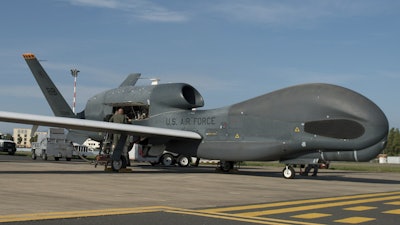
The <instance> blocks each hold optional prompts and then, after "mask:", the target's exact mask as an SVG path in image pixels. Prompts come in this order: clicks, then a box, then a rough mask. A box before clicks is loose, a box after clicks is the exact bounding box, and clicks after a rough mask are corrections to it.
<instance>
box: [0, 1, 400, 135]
mask: <svg viewBox="0 0 400 225" xmlns="http://www.w3.org/2000/svg"><path fill="white" fill-rule="evenodd" d="M399 12H400V2H399V1H396V0H393V1H391V0H383V1H370V0H354V1H349V0H320V1H316V0H315V1H308V0H305V1H280V0H279V1H257V0H246V1H244V0H243V1H242V0H212V1H207V0H204V1H184V0H171V1H144V0H129V1H128V0H36V1H23V0H5V1H2V2H1V7H0V25H1V28H2V29H1V30H2V31H1V35H0V40H1V41H0V49H1V51H0V68H1V72H0V76H1V77H2V82H1V84H0V93H1V108H0V110H2V111H15V112H24V113H33V114H42V115H52V113H51V110H50V107H49V106H48V105H47V103H46V101H45V99H44V97H43V95H42V93H41V92H40V89H39V87H38V86H37V85H36V83H35V81H34V79H33V77H32V75H31V73H30V71H29V69H28V67H27V66H26V64H25V62H24V60H23V58H22V56H21V55H22V54H23V53H25V52H32V53H34V54H35V55H36V56H37V57H38V58H39V59H40V60H43V61H42V65H43V66H44V68H45V69H46V71H47V72H48V73H49V74H50V76H51V77H52V79H53V81H54V82H55V83H56V85H57V86H58V87H59V89H60V91H61V92H62V93H63V94H64V96H65V98H66V99H67V101H68V102H71V104H72V96H73V78H72V76H71V75H70V69H72V68H78V69H79V70H80V71H81V72H80V74H79V76H78V93H77V111H81V110H83V108H84V106H85V104H86V101H87V99H88V98H89V97H91V96H93V95H94V94H96V93H98V92H101V91H103V90H106V89H110V88H114V87H117V86H118V85H119V84H120V83H121V82H122V81H123V79H124V78H125V77H126V76H127V75H128V74H129V73H132V72H140V73H142V76H144V77H157V78H160V79H161V82H164V83H166V82H187V83H190V84H192V85H193V86H194V87H196V88H197V89H198V90H199V91H200V93H202V95H203V97H204V99H205V108H216V107H219V106H225V105H230V104H233V103H236V102H239V101H243V100H245V99H248V98H251V97H255V96H257V95H261V94H264V93H267V92H271V91H274V90H277V89H280V88H283V87H287V86H291V85H296V84H302V83H309V82H324V83H332V84H337V85H341V86H344V87H347V88H350V89H353V90H355V91H357V92H359V93H361V94H363V95H365V96H367V97H368V98H370V99H371V100H372V101H374V102H375V103H376V104H377V105H378V106H380V107H381V108H382V110H383V111H384V112H385V113H386V115H387V117H388V119H389V122H390V126H391V127H400V113H399V112H400V106H399V100H398V99H399V97H400V91H399V85H400V63H399V59H400V13H399ZM148 83H149V82H148V81H146V80H142V81H141V84H148ZM13 127H29V126H24V125H19V124H8V123H0V131H3V132H5V131H10V130H11V129H12V128H13Z"/></svg>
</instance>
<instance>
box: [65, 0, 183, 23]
mask: <svg viewBox="0 0 400 225" xmlns="http://www.w3.org/2000/svg"><path fill="white" fill-rule="evenodd" d="M68 1H69V2H70V3H71V4H72V5H78V6H87V7H97V8H107V9H112V10H118V11H123V12H125V13H127V14H128V15H129V16H133V17H135V18H138V19H140V20H144V21H151V22H185V21H187V20H188V19H189V17H188V15H187V14H186V13H183V12H178V11H174V10H170V9H168V8H166V7H163V6H161V5H159V4H156V3H152V2H150V1H144V0H68Z"/></svg>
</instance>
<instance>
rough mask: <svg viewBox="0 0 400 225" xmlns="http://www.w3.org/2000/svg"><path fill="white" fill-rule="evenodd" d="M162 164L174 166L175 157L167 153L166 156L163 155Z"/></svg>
mask: <svg viewBox="0 0 400 225" xmlns="http://www.w3.org/2000/svg"><path fill="white" fill-rule="evenodd" d="M161 163H162V164H163V165H164V166H172V165H174V164H175V159H174V156H173V155H171V154H169V153H165V154H164V155H162V157H161Z"/></svg>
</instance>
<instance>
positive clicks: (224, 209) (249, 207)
mask: <svg viewBox="0 0 400 225" xmlns="http://www.w3.org/2000/svg"><path fill="white" fill-rule="evenodd" d="M396 194H397V195H400V191H397V192H383V193H374V194H361V195H350V196H339V197H328V198H317V199H306V200H294V201H286V202H275V203H263V204H254V205H244V206H229V207H221V208H211V209H210V208H208V209H202V210H199V211H201V212H205V213H208V212H213V213H215V212H233V211H242V210H252V209H262V208H272V207H281V206H290V205H300V204H308V203H319V202H328V201H338V200H349V199H357V198H368V197H378V196H386V195H396Z"/></svg>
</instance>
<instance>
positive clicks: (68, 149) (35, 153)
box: [32, 128, 73, 161]
mask: <svg viewBox="0 0 400 225" xmlns="http://www.w3.org/2000/svg"><path fill="white" fill-rule="evenodd" d="M65 136H66V135H65V133H64V128H49V131H48V132H47V133H46V134H43V135H39V136H38V141H37V142H32V159H33V160H35V159H36V158H37V157H40V158H42V159H43V160H47V159H48V157H49V156H50V157H54V160H56V161H58V160H60V158H65V159H66V160H67V161H70V160H71V158H72V152H73V146H72V144H71V143H70V142H69V141H67V139H66V138H65Z"/></svg>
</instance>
